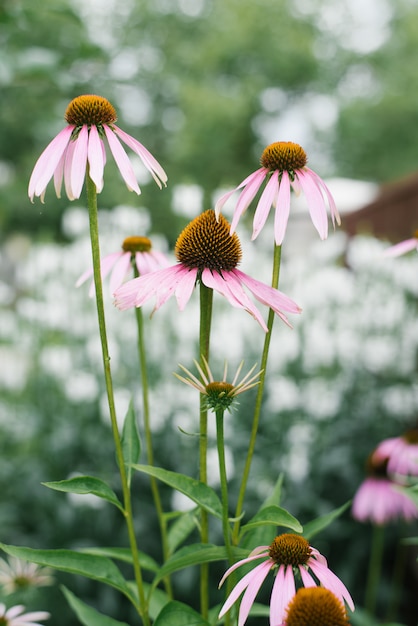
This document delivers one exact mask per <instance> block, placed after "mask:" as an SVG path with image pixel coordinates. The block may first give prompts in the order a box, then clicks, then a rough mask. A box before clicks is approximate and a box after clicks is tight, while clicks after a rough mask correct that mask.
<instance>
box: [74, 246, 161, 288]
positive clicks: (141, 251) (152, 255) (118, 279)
mask: <svg viewBox="0 0 418 626" xmlns="http://www.w3.org/2000/svg"><path fill="white" fill-rule="evenodd" d="M132 263H134V264H135V267H136V270H137V272H138V275H139V276H143V275H144V274H148V272H154V271H155V270H157V269H160V268H161V267H165V266H166V265H168V261H167V258H166V256H165V255H164V254H163V253H162V252H160V251H159V250H154V249H153V248H152V243H151V240H150V239H148V237H127V238H126V239H125V240H124V241H123V243H122V250H119V251H118V252H112V253H111V254H107V255H106V256H104V257H103V258H102V260H101V261H100V273H101V276H102V279H103V278H106V276H107V275H108V274H109V273H110V271H111V270H112V268H113V271H112V273H111V275H110V285H109V289H110V295H111V296H113V294H114V293H115V291H116V289H117V288H118V287H120V286H121V285H122V283H123V282H124V280H125V278H126V277H127V276H128V274H129V270H130V269H131V265H132ZM92 275H93V269H92V268H90V269H88V270H86V271H85V272H84V273H83V274H82V275H81V276H80V278H79V279H78V280H77V282H76V287H79V286H80V285H82V284H83V283H85V282H86V280H88V279H89V278H90V277H91V276H92ZM89 295H90V297H91V296H93V295H94V281H92V282H91V285H90V290H89Z"/></svg>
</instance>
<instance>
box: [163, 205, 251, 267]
mask: <svg viewBox="0 0 418 626" xmlns="http://www.w3.org/2000/svg"><path fill="white" fill-rule="evenodd" d="M229 229H230V224H229V222H228V221H227V220H226V219H225V218H224V216H223V215H220V216H219V221H217V220H216V216H215V212H214V211H212V209H209V210H208V211H205V212H204V213H202V214H201V215H199V216H198V217H196V218H195V219H194V220H193V221H192V222H190V224H188V225H187V226H186V228H185V229H184V230H183V231H182V232H181V233H180V235H179V237H178V239H177V242H176V247H175V253H176V257H177V259H178V260H179V261H180V262H181V263H182V264H183V265H185V266H186V267H188V268H190V269H195V268H197V269H198V270H199V271H202V270H204V269H210V270H215V271H217V272H222V270H226V271H228V270H232V269H234V268H235V267H236V266H237V265H238V263H239V262H240V260H241V256H242V252H241V244H240V241H239V239H238V236H237V235H236V233H234V234H233V235H232V236H231V235H230V234H229Z"/></svg>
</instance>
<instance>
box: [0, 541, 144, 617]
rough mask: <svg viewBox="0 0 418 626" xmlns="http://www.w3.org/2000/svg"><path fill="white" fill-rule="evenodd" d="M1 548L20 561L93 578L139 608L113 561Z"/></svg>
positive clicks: (0, 545)
mask: <svg viewBox="0 0 418 626" xmlns="http://www.w3.org/2000/svg"><path fill="white" fill-rule="evenodd" d="M0 548H1V549H2V550H4V552H6V553H7V554H10V555H11V556H15V557H17V558H18V559H23V560H25V561H29V562H31V563H36V564H37V565H43V566H46V567H52V568H53V569H57V570H60V571H62V572H69V573H70V574H79V575H80V576H84V577H85V578H91V579H92V580H97V581H99V582H101V583H104V584H105V585H109V586H110V587H114V588H115V589H118V590H119V591H120V592H121V593H123V594H124V595H125V596H126V597H127V598H129V600H130V601H131V602H132V604H134V605H135V606H137V602H136V599H135V596H134V594H133V593H132V591H131V590H130V588H129V586H128V583H127V582H126V580H125V579H124V577H123V576H122V574H121V572H120V570H119V569H118V568H117V567H116V565H115V564H114V563H113V561H111V560H110V559H108V558H107V557H103V556H97V555H92V554H84V553H82V552H77V551H75V550H36V549H33V548H25V547H21V546H10V545H6V544H4V543H0Z"/></svg>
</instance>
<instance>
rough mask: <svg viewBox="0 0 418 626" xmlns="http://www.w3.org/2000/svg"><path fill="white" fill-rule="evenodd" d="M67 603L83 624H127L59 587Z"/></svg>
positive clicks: (122, 625)
mask: <svg viewBox="0 0 418 626" xmlns="http://www.w3.org/2000/svg"><path fill="white" fill-rule="evenodd" d="M61 590H62V592H63V594H64V595H65V597H66V599H67V602H68V604H69V605H70V607H71V608H72V610H73V611H74V613H75V614H76V615H77V617H78V619H79V620H80V622H81V623H82V624H84V626H128V625H127V624H126V622H118V621H117V620H115V619H113V618H112V617H108V616H107V615H103V613H99V612H98V611H96V609H94V608H93V607H91V606H89V605H88V604H85V603H84V602H82V601H81V600H80V599H79V598H77V596H75V595H74V594H73V593H72V592H71V591H70V590H69V589H67V588H66V587H63V586H62V587H61Z"/></svg>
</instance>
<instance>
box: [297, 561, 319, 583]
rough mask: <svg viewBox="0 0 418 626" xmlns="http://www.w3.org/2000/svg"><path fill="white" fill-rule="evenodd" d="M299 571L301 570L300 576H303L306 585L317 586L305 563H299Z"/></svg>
mask: <svg viewBox="0 0 418 626" xmlns="http://www.w3.org/2000/svg"><path fill="white" fill-rule="evenodd" d="M299 572H300V576H301V578H302V582H303V586H304V587H316V586H317V585H316V582H315V581H314V579H313V578H312V576H311V575H310V573H309V572H308V570H307V569H306V568H305V567H304V566H303V565H299Z"/></svg>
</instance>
